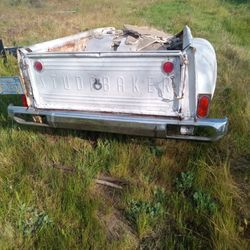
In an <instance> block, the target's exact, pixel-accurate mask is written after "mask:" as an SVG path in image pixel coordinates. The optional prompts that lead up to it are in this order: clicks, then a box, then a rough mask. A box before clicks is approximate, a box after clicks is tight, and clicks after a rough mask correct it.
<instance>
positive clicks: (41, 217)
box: [18, 203, 52, 236]
mask: <svg viewBox="0 0 250 250" xmlns="http://www.w3.org/2000/svg"><path fill="white" fill-rule="evenodd" d="M51 223H52V221H51V219H50V218H49V216H48V214H47V213H46V212H44V211H39V210H37V209H36V208H34V207H29V206H27V204H25V203H22V204H20V205H19V219H18V229H19V231H20V232H21V234H22V235H23V236H34V235H35V234H37V233H39V232H40V231H41V230H42V229H43V228H45V227H46V226H48V225H49V224H51Z"/></svg>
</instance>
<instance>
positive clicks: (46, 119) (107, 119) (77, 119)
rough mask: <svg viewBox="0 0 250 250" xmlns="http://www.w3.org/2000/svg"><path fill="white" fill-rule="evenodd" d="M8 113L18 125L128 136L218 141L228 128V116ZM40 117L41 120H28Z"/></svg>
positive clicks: (17, 110)
mask: <svg viewBox="0 0 250 250" xmlns="http://www.w3.org/2000/svg"><path fill="white" fill-rule="evenodd" d="M8 114H9V116H10V117H11V118H12V119H14V120H15V121H16V122H17V123H19V124H24V125H35V126H44V127H54V128H69V129H77V130H90V131H99V132H109V133H119V134H128V135H139V136H148V137H155V138H171V139H184V140H197V141H217V140H219V139H220V138H222V137H223V136H224V135H225V134H226V132H227V128H228V119H227V118H223V119H208V118H206V119H198V120H194V119H188V120H179V119H176V118H165V117H152V116H139V115H138V116H134V115H129V114H110V113H95V112H79V111H59V110H40V109H34V108H28V109H27V108H25V107H19V106H12V105H9V107H8ZM33 116H41V117H42V119H40V121H42V122H40V123H37V122H35V121H33V120H32V119H28V117H30V118H32V117H33Z"/></svg>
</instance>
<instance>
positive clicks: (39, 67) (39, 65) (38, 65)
mask: <svg viewBox="0 0 250 250" xmlns="http://www.w3.org/2000/svg"><path fill="white" fill-rule="evenodd" d="M34 68H35V70H36V71H38V72H41V71H42V70H43V64H42V63H41V62H39V61H36V62H34Z"/></svg>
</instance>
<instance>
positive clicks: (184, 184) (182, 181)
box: [175, 171, 194, 192]
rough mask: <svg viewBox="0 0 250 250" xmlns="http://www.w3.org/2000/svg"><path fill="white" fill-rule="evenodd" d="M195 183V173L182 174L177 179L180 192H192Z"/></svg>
mask: <svg viewBox="0 0 250 250" xmlns="http://www.w3.org/2000/svg"><path fill="white" fill-rule="evenodd" d="M193 182H194V173H192V172H190V171H188V172H181V174H180V176H179V177H178V178H176V182H175V183H176V188H177V190H178V191H179V192H186V191H188V190H190V189H191V188H192V186H193Z"/></svg>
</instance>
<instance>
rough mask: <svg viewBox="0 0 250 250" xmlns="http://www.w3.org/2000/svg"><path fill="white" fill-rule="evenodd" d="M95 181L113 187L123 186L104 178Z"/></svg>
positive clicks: (119, 187)
mask: <svg viewBox="0 0 250 250" xmlns="http://www.w3.org/2000/svg"><path fill="white" fill-rule="evenodd" d="M95 183H96V184H100V185H105V186H109V187H113V188H118V189H122V186H120V185H117V184H114V183H112V182H108V181H103V180H100V179H95Z"/></svg>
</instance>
